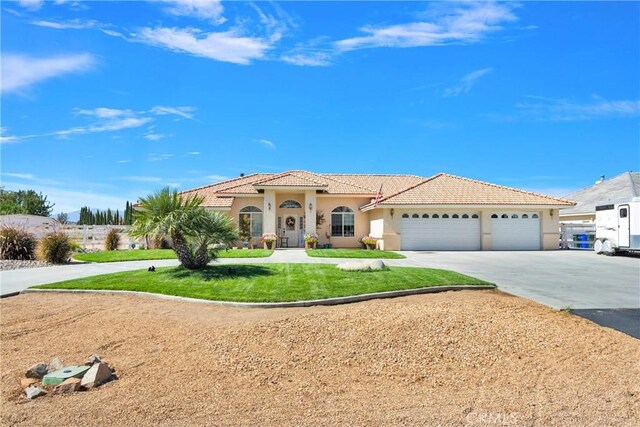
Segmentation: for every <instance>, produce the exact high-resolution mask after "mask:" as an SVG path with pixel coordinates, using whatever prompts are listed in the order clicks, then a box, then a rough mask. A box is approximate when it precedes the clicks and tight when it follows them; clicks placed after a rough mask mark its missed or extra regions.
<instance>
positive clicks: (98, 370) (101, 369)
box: [81, 363, 112, 387]
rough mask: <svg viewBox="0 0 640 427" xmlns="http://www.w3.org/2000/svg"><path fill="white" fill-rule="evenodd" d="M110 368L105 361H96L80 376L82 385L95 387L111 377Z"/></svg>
mask: <svg viewBox="0 0 640 427" xmlns="http://www.w3.org/2000/svg"><path fill="white" fill-rule="evenodd" d="M111 376H112V374H111V369H109V365H107V364H106V363H96V364H95V365H93V366H92V367H91V368H90V369H89V370H88V371H87V373H85V374H84V376H83V377H82V382H81V384H82V386H83V387H97V386H99V385H100V384H104V383H106V382H107V381H109V380H110V379H111Z"/></svg>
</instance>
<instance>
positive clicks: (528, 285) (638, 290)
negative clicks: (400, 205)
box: [0, 249, 640, 309]
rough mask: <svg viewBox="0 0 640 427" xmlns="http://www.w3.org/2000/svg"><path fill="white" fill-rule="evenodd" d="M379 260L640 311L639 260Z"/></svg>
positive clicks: (54, 277) (81, 271)
mask: <svg viewBox="0 0 640 427" xmlns="http://www.w3.org/2000/svg"><path fill="white" fill-rule="evenodd" d="M402 253H403V254H404V255H405V256H406V257H407V258H406V259H399V260H384V262H385V263H386V264H387V265H390V266H406V267H429V268H441V269H446V270H453V271H457V272H460V273H464V274H468V275H470V276H474V277H477V278H479V279H483V280H487V281H489V282H492V283H495V284H497V285H498V287H499V288H500V289H501V290H503V291H505V292H509V293H512V294H514V295H518V296H521V297H525V298H529V299H532V300H535V301H537V302H540V303H542V304H545V305H548V306H550V307H553V308H556V309H560V308H566V307H571V308H573V309H605V308H616V309H618V308H640V258H632V257H622V256H616V257H607V256H602V255H595V254H594V253H593V252H582V251H546V252H402ZM345 261H348V260H346V259H336V258H312V257H308V256H307V255H306V253H305V252H304V250H300V249H290V250H278V251H276V252H275V253H274V254H273V255H272V256H271V257H268V258H225V259H220V260H218V261H216V262H219V263H221V264H246V263H257V264H262V263H269V264H271V263H301V262H302V263H330V264H337V263H341V262H345ZM150 265H155V266H156V267H165V266H175V265H178V261H177V260H155V261H129V262H117V263H104V264H72V265H65V266H57V267H44V268H31V269H22V270H9V271H2V272H0V294H1V295H6V294H11V293H15V292H20V291H21V290H23V289H26V288H28V287H30V286H33V285H40V284H45V283H54V282H59V281H62V280H69V279H77V278H81V277H89V276H95V275H99V274H107V273H116V272H121V271H129V270H137V269H142V268H147V267H149V266H150Z"/></svg>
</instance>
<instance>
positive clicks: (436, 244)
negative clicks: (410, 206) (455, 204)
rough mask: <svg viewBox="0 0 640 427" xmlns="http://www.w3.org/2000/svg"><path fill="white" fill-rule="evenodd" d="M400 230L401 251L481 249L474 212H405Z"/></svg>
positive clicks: (476, 218)
mask: <svg viewBox="0 0 640 427" xmlns="http://www.w3.org/2000/svg"><path fill="white" fill-rule="evenodd" d="M400 230H401V231H400V232H401V238H402V244H401V246H402V250H404V251H477V250H480V217H479V215H478V214H477V213H474V214H470V213H455V212H449V213H433V212H419V213H413V212H412V213H404V214H402V218H401V224H400Z"/></svg>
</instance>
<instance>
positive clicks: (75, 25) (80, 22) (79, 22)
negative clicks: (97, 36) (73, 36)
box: [31, 19, 98, 30]
mask: <svg viewBox="0 0 640 427" xmlns="http://www.w3.org/2000/svg"><path fill="white" fill-rule="evenodd" d="M31 24H33V25H37V26H38V27H46V28H53V29H56V30H68V29H70V30H83V29H88V28H96V27H97V26H98V21H94V20H84V19H70V20H68V21H44V20H40V21H33V22H31Z"/></svg>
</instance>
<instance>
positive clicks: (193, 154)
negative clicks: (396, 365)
mask: <svg viewBox="0 0 640 427" xmlns="http://www.w3.org/2000/svg"><path fill="white" fill-rule="evenodd" d="M199 155H200V152H199V151H189V152H188V153H187V156H199Z"/></svg>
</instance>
